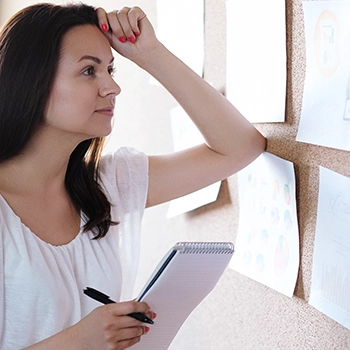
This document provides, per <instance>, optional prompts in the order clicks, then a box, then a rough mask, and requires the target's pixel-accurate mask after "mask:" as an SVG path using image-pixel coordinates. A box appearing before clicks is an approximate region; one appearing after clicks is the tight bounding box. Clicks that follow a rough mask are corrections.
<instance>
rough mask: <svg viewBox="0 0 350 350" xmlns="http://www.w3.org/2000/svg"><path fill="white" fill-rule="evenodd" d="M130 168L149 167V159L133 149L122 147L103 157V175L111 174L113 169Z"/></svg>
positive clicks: (101, 167)
mask: <svg viewBox="0 0 350 350" xmlns="http://www.w3.org/2000/svg"><path fill="white" fill-rule="evenodd" d="M129 167H139V168H142V167H146V168H147V167H148V157H147V156H146V155H145V154H144V153H142V152H140V151H138V150H136V149H135V148H132V147H121V148H118V149H117V150H116V151H114V152H109V153H106V154H104V155H103V156H102V157H101V166H100V169H101V173H103V174H104V173H106V174H109V173H110V171H112V170H113V169H115V170H117V171H118V170H122V169H123V168H129Z"/></svg>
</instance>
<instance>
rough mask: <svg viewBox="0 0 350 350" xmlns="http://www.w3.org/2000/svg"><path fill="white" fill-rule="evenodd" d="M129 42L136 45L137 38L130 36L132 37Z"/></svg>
mask: <svg viewBox="0 0 350 350" xmlns="http://www.w3.org/2000/svg"><path fill="white" fill-rule="evenodd" d="M128 40H129V41H130V42H131V43H133V44H135V38H134V37H133V36H130V37H129V38H128Z"/></svg>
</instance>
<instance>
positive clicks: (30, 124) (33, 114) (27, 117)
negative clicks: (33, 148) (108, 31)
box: [0, 3, 114, 238]
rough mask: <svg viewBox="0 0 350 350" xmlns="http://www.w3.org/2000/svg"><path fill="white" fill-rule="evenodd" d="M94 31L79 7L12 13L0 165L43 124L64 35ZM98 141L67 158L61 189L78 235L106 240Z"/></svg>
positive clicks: (5, 36)
mask: <svg viewBox="0 0 350 350" xmlns="http://www.w3.org/2000/svg"><path fill="white" fill-rule="evenodd" d="M80 25H96V26H98V20H97V15H96V11H95V8H93V7H91V6H88V5H84V4H71V5H64V6H57V5H53V4H48V3H42V4H37V5H33V6H29V7H26V8H24V9H23V10H21V11H19V12H17V13H16V14H15V15H14V16H13V17H12V18H11V19H10V20H9V21H8V22H7V23H6V24H5V26H4V27H3V28H2V30H1V32H0V162H3V161H5V160H7V159H10V158H12V157H14V156H16V155H18V154H19V153H20V152H21V151H22V149H23V148H24V147H25V146H26V144H27V142H28V141H29V139H30V138H31V137H32V136H33V134H34V132H35V131H36V130H37V128H38V126H39V125H40V124H41V123H42V122H43V118H44V110H45V107H46V103H47V100H48V97H49V94H50V91H51V88H52V85H53V81H54V77H55V73H56V70H57V66H58V61H59V58H60V50H61V42H62V38H63V36H64V34H66V33H67V31H69V30H70V29H72V28H74V27H76V26H80ZM102 147H103V138H95V139H90V140H86V141H83V142H81V143H80V144H79V145H78V146H77V147H76V148H75V150H74V151H73V152H72V154H71V156H70V160H69V164H68V168H67V172H66V179H65V185H66V189H67V191H68V193H69V195H70V198H71V200H72V202H73V204H74V206H75V208H76V209H77V210H78V211H82V212H83V213H84V214H85V216H86V218H87V221H86V224H85V226H84V230H85V231H88V230H92V231H93V232H94V234H95V238H101V237H103V236H105V235H106V233H107V231H108V229H109V227H110V225H111V224H114V222H112V221H111V214H110V209H111V205H110V203H109V201H108V199H107V197H106V195H105V194H104V193H103V191H102V190H101V188H100V186H99V183H98V180H99V178H98V177H99V162H100V158H101V151H102Z"/></svg>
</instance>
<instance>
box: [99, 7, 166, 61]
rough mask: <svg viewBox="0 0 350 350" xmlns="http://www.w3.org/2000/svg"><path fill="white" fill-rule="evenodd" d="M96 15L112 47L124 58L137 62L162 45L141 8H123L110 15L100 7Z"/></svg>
mask: <svg viewBox="0 0 350 350" xmlns="http://www.w3.org/2000/svg"><path fill="white" fill-rule="evenodd" d="M96 13H97V16H98V20H99V25H100V28H101V29H102V31H103V32H104V33H105V35H106V36H107V38H108V40H109V42H110V45H111V47H112V48H113V49H114V50H116V51H117V52H118V53H119V54H121V55H122V56H124V57H126V58H128V59H130V60H132V61H134V62H137V60H138V59H140V58H141V59H142V56H144V55H147V53H149V52H151V51H153V50H154V49H155V48H156V47H157V46H159V45H160V42H159V41H158V40H157V38H156V35H155V32H154V29H153V27H152V25H151V23H150V21H149V20H148V18H147V16H146V14H145V13H144V12H143V11H142V10H141V9H140V8H139V7H132V8H130V7H123V8H122V9H121V10H119V11H112V12H109V13H107V12H106V11H105V10H104V9H103V8H101V7H99V8H98V9H97V10H96Z"/></svg>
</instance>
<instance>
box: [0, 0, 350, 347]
mask: <svg viewBox="0 0 350 350" xmlns="http://www.w3.org/2000/svg"><path fill="white" fill-rule="evenodd" d="M164 1H167V0H164ZM242 1H244V0H242ZM17 2H18V3H19V1H17ZM87 2H89V3H91V2H90V1H87ZM0 4H1V7H0V14H1V18H0V19H1V20H2V21H3V20H4V17H8V15H9V14H11V12H13V4H16V1H14V0H0ZM9 4H11V6H10V5H9ZM95 4H99V5H100V6H106V7H107V8H109V9H110V8H113V6H115V7H121V6H122V5H124V4H129V5H139V6H141V7H143V8H144V9H145V11H146V12H147V14H148V16H149V17H150V19H151V21H152V22H153V23H154V24H156V0H143V1H141V0H139V1H137V0H135V1H120V0H118V1H115V2H112V1H107V0H105V1H103V0H101V1H100V2H96V1H95ZM103 4H105V5H103ZM21 6H22V5H21ZM10 7H12V8H10ZM184 10H186V9H184ZM5 13H6V15H5ZM205 18H206V34H205V35H206V45H205V78H206V79H207V80H208V81H210V82H212V83H213V84H214V86H215V87H216V88H218V89H219V90H224V88H225V65H226V62H225V22H226V20H225V0H206V17H205ZM287 44H288V45H287V51H288V88H287V102H286V111H287V116H286V122H285V123H278V124H261V125H257V128H258V129H259V130H260V131H261V132H262V133H263V134H264V135H265V136H266V137H268V139H269V142H268V151H269V152H271V153H273V154H275V155H277V156H280V157H282V158H285V159H287V160H290V161H292V162H294V164H295V169H296V180H297V200H298V203H299V204H298V205H299V208H298V215H299V226H300V255H301V264H300V271H299V276H298V280H297V286H296V289H295V295H294V297H293V298H288V297H285V296H283V295H281V294H279V293H277V292H275V291H274V290H272V289H269V288H267V287H265V286H263V285H261V284H259V283H257V282H255V281H253V280H250V279H249V278H247V277H245V276H242V275H240V274H239V273H237V272H234V271H232V270H229V269H228V270H227V271H226V272H225V274H224V276H223V277H222V279H221V280H220V282H219V284H218V285H217V287H216V288H215V289H214V291H213V292H212V293H211V294H210V295H209V296H208V298H207V299H206V300H205V301H204V302H203V303H202V304H201V305H200V307H198V308H197V309H196V310H195V311H194V312H193V314H192V315H191V316H190V317H189V319H188V320H187V322H186V323H185V325H184V326H183V328H182V329H181V330H180V332H179V334H178V336H177V337H176V339H175V341H174V343H173V345H172V347H171V349H172V350H175V349H176V350H207V349H212V350H231V349H237V350H253V349H254V350H255V349H259V350H263V349H266V350H267V349H269V350H271V349H286V350H291V349H300V350H306V349H312V350H314V349H317V350H318V349H319V350H328V349H329V350H338V349H339V350H340V349H341V350H343V349H350V331H349V330H347V329H345V328H344V327H342V326H341V325H339V324H338V323H336V322H334V321H332V320H331V319H330V318H328V317H326V316H325V315H323V314H322V313H320V312H319V311H317V310H316V309H314V308H313V307H311V306H310V305H309V304H308V303H307V301H308V299H309V295H310V284H311V269H312V253H313V242H314V236H315V220H316V210H317V196H318V166H319V165H323V166H325V167H328V168H330V169H332V170H334V171H337V172H339V173H342V174H343V175H346V176H350V168H349V167H348V166H345V164H349V161H350V153H349V152H345V151H337V150H333V149H328V148H324V147H318V146H314V145H309V144H305V143H297V142H295V137H296V133H297V129H298V124H299V118H300V111H301V103H302V92H303V82H304V70H305V47H304V37H303V13H302V1H301V0H288V1H287ZM116 79H117V80H118V82H119V83H120V85H121V87H122V89H123V92H122V94H121V95H120V97H119V98H118V104H117V116H116V119H117V120H116V123H115V131H114V133H113V140H111V142H110V143H109V145H108V148H109V149H111V148H113V147H117V146H119V145H131V146H134V147H137V148H138V149H140V150H143V151H144V152H146V153H163V152H168V151H170V150H171V129H170V119H169V110H170V109H171V108H172V107H173V106H175V102H174V100H173V99H172V98H171V97H170V96H168V94H167V93H166V92H165V91H164V89H163V88H161V87H158V86H151V85H149V80H148V77H147V75H146V74H145V73H143V72H142V71H141V70H140V69H138V68H137V67H136V66H134V65H133V64H132V63H129V62H126V61H125V60H124V59H122V58H118V60H117V74H116ZM236 187H237V186H236V176H232V177H230V178H229V179H228V180H227V181H225V182H223V184H222V187H221V191H220V194H219V199H218V201H217V202H215V203H213V204H210V205H207V206H205V207H203V208H200V209H198V210H195V211H193V212H191V213H189V214H186V215H182V216H179V217H176V218H173V219H165V214H166V211H167V207H168V205H167V204H164V205H161V206H158V207H155V208H152V209H148V210H147V212H146V215H145V219H144V224H143V230H144V235H143V241H142V246H143V250H142V254H141V264H140V274H139V279H138V283H137V287H136V290H138V289H139V288H140V286H141V285H142V284H143V282H144V281H145V279H147V277H148V274H149V273H150V272H151V270H152V269H153V267H154V265H156V264H157V262H158V260H159V259H160V258H161V257H162V255H163V254H164V253H165V252H166V251H167V250H168V249H169V247H170V246H172V245H173V244H174V243H175V242H176V241H180V240H231V241H234V240H235V237H236V230H237V225H238V207H237V188H236Z"/></svg>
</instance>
